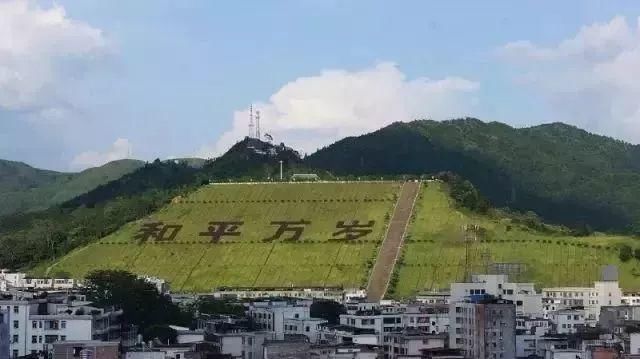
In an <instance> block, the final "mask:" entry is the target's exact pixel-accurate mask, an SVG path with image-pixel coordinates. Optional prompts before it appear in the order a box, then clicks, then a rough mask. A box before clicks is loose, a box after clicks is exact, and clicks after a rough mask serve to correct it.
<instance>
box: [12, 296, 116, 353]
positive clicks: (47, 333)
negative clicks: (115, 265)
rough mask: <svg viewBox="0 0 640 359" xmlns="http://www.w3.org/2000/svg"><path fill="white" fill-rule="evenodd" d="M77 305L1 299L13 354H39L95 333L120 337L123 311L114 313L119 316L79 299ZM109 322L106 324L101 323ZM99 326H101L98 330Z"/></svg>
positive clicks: (40, 300) (88, 337)
mask: <svg viewBox="0 0 640 359" xmlns="http://www.w3.org/2000/svg"><path fill="white" fill-rule="evenodd" d="M79 304H81V305H80V306H77V307H74V306H72V305H70V304H66V303H57V302H50V301H48V299H31V300H0V308H2V309H4V310H5V312H6V313H8V314H9V315H8V320H9V338H10V341H11V343H10V345H9V348H10V353H11V356H12V357H17V356H24V355H27V354H36V353H39V352H42V351H47V350H49V349H51V348H52V345H51V344H53V343H54V342H58V341H85V340H92V339H94V336H97V337H100V339H103V338H105V336H106V337H107V338H112V337H111V336H110V334H112V333H113V332H112V331H114V330H115V331H116V334H117V335H116V336H115V338H113V339H119V330H120V328H119V325H117V327H116V323H115V322H114V321H112V319H113V320H117V319H118V317H119V315H121V314H122V312H121V311H119V312H117V313H116V312H113V313H116V316H111V315H110V314H105V313H104V311H102V310H100V309H97V308H93V307H87V306H84V305H82V304H83V302H79ZM105 323H106V326H104V327H103V326H102V325H103V324H105ZM96 325H97V326H98V327H99V328H100V329H101V330H100V331H96V330H95V329H96Z"/></svg>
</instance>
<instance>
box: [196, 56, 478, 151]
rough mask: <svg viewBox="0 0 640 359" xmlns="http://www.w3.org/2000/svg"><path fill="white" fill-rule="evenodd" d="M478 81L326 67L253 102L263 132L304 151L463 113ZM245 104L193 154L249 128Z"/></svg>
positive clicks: (382, 68)
mask: <svg viewBox="0 0 640 359" xmlns="http://www.w3.org/2000/svg"><path fill="white" fill-rule="evenodd" d="M478 87H479V85H478V83H476V82H473V81H469V80H467V79H463V78H459V77H447V78H444V79H440V80H432V79H428V78H425V77H420V78H416V79H411V80H410V79H407V78H406V76H405V75H404V74H403V73H402V72H401V71H400V70H399V69H398V68H397V66H396V65H395V64H393V63H380V64H378V65H376V66H373V67H370V68H366V69H363V70H360V71H353V72H350V71H344V70H327V71H322V72H321V73H320V74H319V75H317V76H310V77H301V78H298V79H296V80H294V81H291V82H289V83H287V84H286V85H284V86H282V87H281V88H280V89H279V90H278V91H277V92H276V93H274V94H273V95H271V97H270V98H269V101H268V102H266V103H264V102H259V103H254V109H257V110H260V111H261V116H262V119H261V127H262V133H269V134H271V135H272V136H273V137H274V138H275V140H276V141H278V142H280V141H282V142H285V143H287V144H288V145H290V146H292V147H294V148H297V149H300V150H302V151H305V152H312V151H314V150H316V149H317V148H319V147H321V146H323V145H327V144H330V143H332V142H334V141H335V140H338V139H340V138H342V137H345V136H352V135H359V134H363V133H366V132H370V131H373V130H376V129H378V128H380V127H382V126H385V125H388V124H390V123H392V122H395V121H408V120H413V119H416V118H427V117H428V118H433V119H446V118H451V117H455V116H463V115H467V114H468V113H469V112H468V108H469V105H470V104H471V102H472V101H471V99H469V98H468V96H469V93H473V92H474V91H476V90H477V89H478ZM248 117H249V109H248V108H246V109H242V110H238V111H236V112H235V113H234V115H233V124H232V128H231V130H230V131H228V132H226V133H224V134H223V135H222V136H221V138H220V139H219V140H218V142H217V143H215V144H214V145H210V146H204V147H202V148H201V149H200V150H199V151H198V153H197V154H196V155H197V156H200V157H211V156H214V155H218V154H221V153H223V152H224V151H226V150H227V149H228V148H229V147H230V146H231V145H232V144H233V143H235V142H236V141H238V140H240V139H241V138H243V137H244V136H245V135H246V134H247V133H248V128H247V124H248Z"/></svg>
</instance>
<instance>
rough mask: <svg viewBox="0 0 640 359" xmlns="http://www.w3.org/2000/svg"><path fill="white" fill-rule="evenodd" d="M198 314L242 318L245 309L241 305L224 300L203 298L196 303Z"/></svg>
mask: <svg viewBox="0 0 640 359" xmlns="http://www.w3.org/2000/svg"><path fill="white" fill-rule="evenodd" d="M196 306H197V308H198V312H199V313H202V314H231V315H238V316H242V315H244V313H245V309H244V307H243V306H242V305H240V304H237V303H231V302H228V301H225V300H219V299H210V298H203V299H200V300H198V302H197V303H196Z"/></svg>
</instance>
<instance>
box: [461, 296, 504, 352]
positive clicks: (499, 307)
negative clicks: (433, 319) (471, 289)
mask: <svg viewBox="0 0 640 359" xmlns="http://www.w3.org/2000/svg"><path fill="white" fill-rule="evenodd" d="M449 315H450V317H451V319H450V322H451V324H450V329H449V338H450V342H449V346H450V347H452V348H460V349H462V350H463V352H464V353H465V355H466V356H467V357H471V358H476V359H484V358H487V359H489V358H490V359H494V358H504V359H508V358H515V357H516V305H515V304H514V303H513V302H512V301H508V300H505V299H497V298H495V297H493V296H488V295H475V296H471V297H469V298H467V299H465V300H464V301H462V302H456V303H451V310H450V311H449Z"/></svg>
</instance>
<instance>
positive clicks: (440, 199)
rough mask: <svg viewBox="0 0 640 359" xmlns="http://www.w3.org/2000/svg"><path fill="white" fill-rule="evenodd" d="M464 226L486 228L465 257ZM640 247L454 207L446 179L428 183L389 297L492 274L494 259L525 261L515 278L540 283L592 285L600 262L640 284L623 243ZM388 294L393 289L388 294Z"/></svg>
mask: <svg viewBox="0 0 640 359" xmlns="http://www.w3.org/2000/svg"><path fill="white" fill-rule="evenodd" d="M463 225H479V226H480V227H482V228H483V229H484V231H485V233H484V235H479V236H477V237H476V240H471V241H470V242H469V251H468V253H469V255H468V258H467V259H465V243H464V240H463V230H462V226H463ZM622 244H627V245H629V246H630V247H631V248H635V247H640V241H638V240H637V239H634V238H631V237H625V236H610V235H601V234H595V235H592V236H588V237H572V236H568V235H564V234H561V233H558V234H556V233H552V234H549V233H540V232H536V231H535V230H532V229H530V228H527V227H525V226H523V225H519V224H515V223H512V221H511V220H510V219H507V218H491V217H489V216H481V215H478V214H474V213H469V212H468V211H465V210H458V209H456V208H455V206H454V203H453V201H452V199H451V198H450V197H449V195H448V194H447V192H446V185H445V184H443V183H441V182H428V183H425V185H424V186H423V189H422V193H421V194H420V195H419V198H418V203H417V204H416V211H415V212H414V218H413V219H412V224H411V229H410V231H409V233H408V236H407V241H406V243H405V247H404V248H403V257H402V259H401V261H400V265H398V266H397V267H396V274H395V275H396V276H397V278H398V281H397V285H396V287H395V291H394V292H393V293H390V295H389V296H390V297H395V298H403V297H408V296H411V295H413V294H416V293H418V292H420V291H430V290H441V289H448V287H449V283H451V282H455V281H461V280H463V279H464V276H465V260H467V261H468V263H469V265H468V268H469V273H471V274H472V273H487V272H489V271H491V269H490V268H491V264H492V263H523V264H525V265H526V269H525V270H524V271H523V272H522V273H517V274H516V273H514V274H512V275H511V277H512V279H513V280H518V281H527V282H535V283H536V284H537V285H539V286H545V287H550V286H564V285H567V286H569V285H571V286H582V285H587V286H590V285H592V282H593V281H595V280H599V278H600V270H601V267H602V266H604V265H606V264H614V265H617V266H618V268H619V276H620V283H621V287H622V288H624V289H625V290H637V289H640V261H638V260H636V259H635V258H631V259H630V260H629V261H627V262H625V263H622V262H621V261H620V259H619V258H618V254H619V246H620V245H622ZM388 294H389V293H388Z"/></svg>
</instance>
